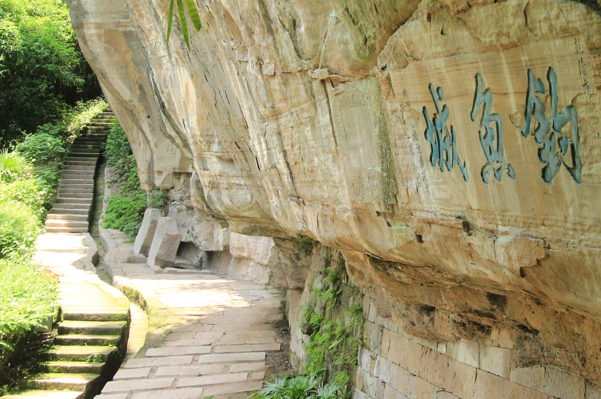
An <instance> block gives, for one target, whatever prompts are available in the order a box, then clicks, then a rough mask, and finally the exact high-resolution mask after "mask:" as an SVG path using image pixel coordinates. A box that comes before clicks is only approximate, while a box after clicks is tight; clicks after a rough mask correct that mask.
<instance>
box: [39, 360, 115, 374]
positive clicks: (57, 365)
mask: <svg viewBox="0 0 601 399" xmlns="http://www.w3.org/2000/svg"><path fill="white" fill-rule="evenodd" d="M102 366H103V364H102V363H90V362H47V363H44V368H45V369H46V370H47V372H49V373H82V374H100V372H101V370H102Z"/></svg>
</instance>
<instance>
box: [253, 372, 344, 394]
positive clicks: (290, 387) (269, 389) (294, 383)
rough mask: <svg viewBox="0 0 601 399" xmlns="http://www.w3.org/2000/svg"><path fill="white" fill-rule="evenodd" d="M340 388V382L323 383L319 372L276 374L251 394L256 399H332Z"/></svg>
mask: <svg viewBox="0 0 601 399" xmlns="http://www.w3.org/2000/svg"><path fill="white" fill-rule="evenodd" d="M340 388H342V385H341V384H336V383H331V384H324V382H323V379H322V377H321V373H317V374H311V375H309V376H297V377H288V376H277V377H275V380H274V382H267V383H266V386H265V387H264V388H263V389H261V390H260V391H259V392H257V393H255V394H253V395H252V396H251V397H252V398H257V399H305V398H310V399H334V398H336V397H337V393H338V391H339V390H340Z"/></svg>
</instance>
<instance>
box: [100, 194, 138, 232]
mask: <svg viewBox="0 0 601 399" xmlns="http://www.w3.org/2000/svg"><path fill="white" fill-rule="evenodd" d="M145 210H146V193H144V192H143V191H141V190H140V192H136V193H133V194H132V195H127V196H123V195H115V196H112V197H110V198H109V204H108V206H107V208H106V215H105V217H104V219H103V225H104V228H107V229H119V230H121V231H122V232H124V233H126V234H128V235H130V236H131V237H135V236H136V234H138V230H139V229H140V226H141V225H142V218H143V216H144V211H145Z"/></svg>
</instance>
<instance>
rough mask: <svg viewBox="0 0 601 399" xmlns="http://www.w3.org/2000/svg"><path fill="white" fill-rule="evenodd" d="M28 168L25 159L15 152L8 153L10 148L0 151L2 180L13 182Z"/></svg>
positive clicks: (0, 176) (0, 174) (0, 177)
mask: <svg viewBox="0 0 601 399" xmlns="http://www.w3.org/2000/svg"><path fill="white" fill-rule="evenodd" d="M26 167H27V162H26V161H25V159H24V158H23V157H21V156H20V155H19V154H17V153H14V152H8V148H5V149H3V150H2V151H0V180H1V181H3V182H7V181H12V180H14V179H15V178H16V177H17V176H19V174H20V173H23V171H24V170H25V168H26Z"/></svg>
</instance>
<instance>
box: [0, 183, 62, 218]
mask: <svg viewBox="0 0 601 399" xmlns="http://www.w3.org/2000/svg"><path fill="white" fill-rule="evenodd" d="M49 192H50V187H49V186H48V185H46V184H44V183H43V182H42V181H41V180H39V179H36V178H23V179H20V180H16V181H14V182H11V183H5V184H0V204H5V203H9V202H18V203H19V204H21V205H24V206H26V207H28V208H29V209H31V211H32V212H33V213H34V214H35V215H37V217H38V219H40V220H41V219H42V217H43V213H44V210H45V209H44V205H45V201H46V199H47V198H48V194H49Z"/></svg>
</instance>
